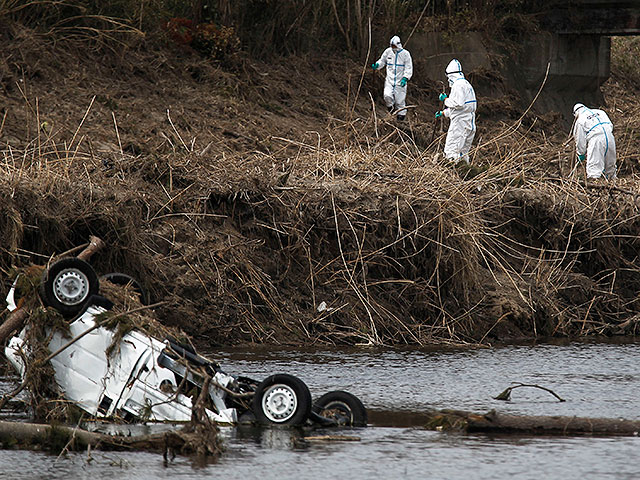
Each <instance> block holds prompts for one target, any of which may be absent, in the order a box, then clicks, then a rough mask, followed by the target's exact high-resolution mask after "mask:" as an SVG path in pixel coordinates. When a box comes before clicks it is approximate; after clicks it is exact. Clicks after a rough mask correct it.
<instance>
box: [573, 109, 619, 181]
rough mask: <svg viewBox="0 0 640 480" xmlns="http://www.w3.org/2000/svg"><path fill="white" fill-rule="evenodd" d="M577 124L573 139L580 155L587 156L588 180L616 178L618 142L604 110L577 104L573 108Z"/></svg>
mask: <svg viewBox="0 0 640 480" xmlns="http://www.w3.org/2000/svg"><path fill="white" fill-rule="evenodd" d="M573 115H574V116H575V117H576V123H575V125H574V127H573V137H574V139H575V141H576V152H577V154H578V155H586V156H587V178H600V177H601V176H602V175H603V174H604V176H605V177H606V178H608V179H612V178H615V177H616V140H615V138H614V137H613V124H612V123H611V120H610V119H609V116H608V115H607V114H606V113H605V112H603V111H602V110H598V109H595V108H588V107H585V106H584V105H583V104H581V103H577V104H576V105H575V106H574V107H573Z"/></svg>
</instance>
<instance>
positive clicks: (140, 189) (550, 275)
mask: <svg viewBox="0 0 640 480" xmlns="http://www.w3.org/2000/svg"><path fill="white" fill-rule="evenodd" d="M3 32H4V39H3V42H2V47H0V48H1V49H2V55H1V57H0V58H2V60H1V61H0V73H1V74H2V87H3V89H2V91H1V92H0V95H1V97H2V106H3V121H2V129H1V132H0V142H1V145H2V151H3V158H2V163H1V164H0V168H1V169H2V174H1V175H0V195H1V196H2V201H1V202H0V209H1V210H2V212H1V213H2V215H1V216H0V218H1V220H0V222H2V224H1V228H0V232H1V234H0V235H1V236H2V245H3V249H2V255H1V257H0V262H1V264H2V268H3V271H4V272H5V273H6V274H8V272H9V270H10V268H11V266H13V265H18V266H21V265H25V264H28V263H29V262H33V263H39V264H42V263H44V262H46V259H47V257H48V256H49V255H51V254H52V253H54V252H62V251H65V250H67V249H69V248H71V247H74V246H76V245H78V244H82V243H84V242H86V241H87V239H88V237H89V235H97V236H99V237H101V238H102V239H103V240H105V241H106V242H107V244H108V248H106V249H105V250H104V251H102V252H101V253H100V254H99V255H97V256H96V258H94V259H92V264H93V265H94V267H95V268H96V270H97V271H98V273H100V274H103V273H108V272H113V271H121V272H126V273H128V274H131V275H133V276H135V277H137V278H139V279H140V281H141V282H142V283H143V284H144V285H145V287H146V288H147V289H148V290H149V292H150V294H151V297H152V299H153V300H155V301H157V300H161V299H162V300H166V301H167V302H168V303H167V305H166V306H164V307H161V308H160V309H159V310H158V311H157V315H158V317H159V318H160V320H161V321H163V322H164V323H165V324H167V325H169V326H178V327H180V328H182V329H184V330H185V331H186V332H187V333H189V334H192V335H194V339H195V341H196V342H197V343H199V344H200V345H206V346H214V345H222V344H224V345H233V344H240V343H248V342H256V343H274V344H295V345H311V344H343V343H345V344H361V343H364V344H386V345H393V344H428V343H455V344H459V343H488V342H496V341H509V340H513V339H516V338H533V337H542V336H572V335H590V334H605V335H612V334H625V335H632V334H635V332H636V329H637V322H638V320H639V319H640V315H639V314H640V302H639V301H638V294H639V293H640V270H639V268H640V265H639V260H638V256H637V249H638V240H637V235H638V232H639V231H640V229H639V227H640V220H639V218H640V217H639V216H638V213H639V211H638V210H639V209H638V207H639V204H638V194H640V183H638V180H637V176H636V172H637V171H638V157H637V153H636V152H637V151H638V147H639V144H640V141H639V139H638V128H639V125H638V120H637V119H638V118H640V117H639V116H638V113H640V106H639V103H638V100H637V93H638V92H637V90H634V87H633V85H634V81H633V79H629V77H628V76H626V75H625V76H616V74H615V72H614V76H613V78H612V79H611V80H609V82H608V83H607V84H606V85H605V87H606V88H605V92H604V93H605V96H606V98H607V103H608V107H607V108H608V111H609V112H610V113H611V116H612V119H613V121H614V124H615V125H616V135H617V140H618V162H619V164H620V165H621V169H620V179H619V180H618V182H617V183H616V184H615V186H611V185H601V184H600V185H586V186H585V184H584V182H583V181H581V180H580V178H582V176H583V173H581V172H580V169H578V170H577V171H575V172H574V174H573V175H571V174H570V173H571V172H572V169H573V161H572V158H573V155H574V154H573V145H572V142H570V141H568V127H567V126H566V125H565V124H564V123H562V121H561V118H560V117H561V116H560V114H554V113H548V114H544V115H536V114H535V113H533V111H531V112H529V113H528V114H526V115H524V116H523V117H521V115H522V113H523V112H522V111H521V110H519V109H518V108H516V107H515V106H514V105H515V102H513V97H511V96H510V94H509V91H508V89H506V90H505V89H502V90H503V93H502V94H501V95H500V96H498V97H496V91H497V90H496V88H495V85H493V84H492V80H491V79H487V78H482V77H480V76H479V75H477V76H476V77H475V78H474V76H473V75H474V74H473V73H471V79H472V82H473V83H474V85H476V91H477V94H478V99H479V105H480V107H479V112H478V133H477V136H476V139H477V140H476V144H477V145H478V148H477V151H476V152H475V155H474V160H473V166H472V168H470V169H466V168H453V167H452V166H450V165H446V164H445V163H444V162H443V161H442V160H441V159H439V158H437V157H436V156H435V154H436V152H439V151H441V149H442V146H443V141H444V140H443V137H442V135H441V133H440V124H438V123H434V122H433V121H432V116H433V112H434V111H435V110H437V108H438V105H437V101H436V94H435V92H437V90H438V89H439V87H438V86H437V85H431V84H429V83H427V82H421V81H420V80H419V79H416V80H415V82H413V83H412V87H411V88H412V90H411V92H410V95H411V100H410V103H412V104H413V105H415V106H416V107H415V108H414V109H412V111H411V115H410V119H409V122H408V123H407V124H405V125H401V126H399V125H398V124H397V123H396V122H395V121H394V120H393V119H391V118H389V117H388V116H387V114H386V112H385V110H384V109H383V108H381V107H382V102H381V99H380V98H379V95H380V91H381V88H382V78H381V77H380V76H377V75H374V74H373V73H371V72H370V71H367V70H366V69H364V68H363V65H359V64H356V63H354V62H352V61H350V60H347V59H336V58H331V59H328V58H313V59H310V58H296V57H287V58H285V59H280V60H276V61H273V60H272V61H269V62H264V63H260V62H257V61H255V60H247V59H244V60H239V61H237V62H236V64H235V65H234V66H233V67H228V68H225V69H223V68H221V67H219V66H217V65H216V64H215V63H212V62H211V61H208V60H206V59H203V58H202V57H200V56H198V55H197V54H196V53H194V52H192V51H189V50H186V49H183V48H178V47H177V46H175V45H171V44H166V43H165V42H163V41H161V40H160V39H154V38H149V39H147V40H146V41H144V42H142V41H141V42H139V43H138V44H137V45H136V46H135V47H130V48H127V49H123V50H122V51H119V52H114V51H110V50H108V49H103V50H101V51H99V52H94V51H86V50H85V49H84V46H83V45H81V44H74V43H71V42H68V41H67V42H53V41H52V40H50V39H47V38H44V37H39V36H37V35H35V34H33V33H32V32H28V31H26V30H24V29H22V30H19V29H16V28H14V27H10V26H5V28H4V29H3ZM635 85H637V83H635ZM369 94H371V96H370V95H369ZM373 104H375V105H376V108H375V113H374V111H373V109H372V105H373ZM434 127H435V132H434ZM445 131H446V125H445ZM432 140H433V141H432ZM8 285H9V280H7V276H6V275H5V281H4V282H3V285H2V287H3V290H2V292H0V293H2V294H3V295H4V294H6V291H7V288H8Z"/></svg>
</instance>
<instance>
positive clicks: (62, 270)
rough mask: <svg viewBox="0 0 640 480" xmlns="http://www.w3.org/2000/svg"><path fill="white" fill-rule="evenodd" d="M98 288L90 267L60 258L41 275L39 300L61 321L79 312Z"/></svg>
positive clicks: (74, 258)
mask: <svg viewBox="0 0 640 480" xmlns="http://www.w3.org/2000/svg"><path fill="white" fill-rule="evenodd" d="M99 286H100V284H99V281H98V276H97V275H96V272H95V271H94V270H93V267H91V265H89V264H88V263H87V262H85V261H84V260H81V259H79V258H76V257H67V258H62V259H60V260H58V261H56V262H54V263H52V264H51V266H50V267H49V268H47V269H46V270H45V271H44V272H43V273H42V278H41V280H40V298H42V302H43V303H44V304H45V305H46V306H48V307H53V308H55V309H56V310H58V311H59V312H60V313H61V314H62V315H64V316H65V317H70V316H74V315H76V314H77V313H79V312H81V311H82V310H83V308H84V307H85V304H86V303H87V300H88V299H89V297H91V296H92V295H95V294H97V293H98V288H99Z"/></svg>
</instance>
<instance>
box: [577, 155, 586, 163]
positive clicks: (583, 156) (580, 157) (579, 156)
mask: <svg viewBox="0 0 640 480" xmlns="http://www.w3.org/2000/svg"><path fill="white" fill-rule="evenodd" d="M585 158H587V156H586V155H578V161H579V162H583V161H584V159H585Z"/></svg>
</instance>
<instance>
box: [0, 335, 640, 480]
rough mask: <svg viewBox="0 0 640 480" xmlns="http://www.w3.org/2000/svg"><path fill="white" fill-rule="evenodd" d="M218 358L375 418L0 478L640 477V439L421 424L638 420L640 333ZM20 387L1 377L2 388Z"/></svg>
mask: <svg viewBox="0 0 640 480" xmlns="http://www.w3.org/2000/svg"><path fill="white" fill-rule="evenodd" d="M209 356H210V357H212V358H215V359H216V360H218V361H219V362H220V363H221V364H222V366H223V369H224V370H226V371H227V372H228V373H232V374H242V375H246V376H250V377H254V378H257V379H260V378H263V377H265V376H267V375H270V374H272V373H290V374H294V375H297V376H299V377H300V378H302V379H303V380H304V381H305V382H306V383H307V384H308V385H309V388H310V390H311V393H312V394H313V395H314V396H318V395H321V394H323V393H325V392H326V391H328V390H334V389H341V390H348V391H350V392H352V393H354V394H356V395H357V396H358V397H360V398H361V399H362V401H363V402H364V404H365V405H366V406H367V407H368V408H369V411H370V426H369V427H368V428H362V429H348V430H341V431H339V432H336V431H331V430H321V431H316V432H314V434H315V435H321V434H335V433H340V434H344V435H351V436H356V437H358V438H359V439H360V440H359V441H355V442H340V443H315V442H304V441H301V440H300V439H299V438H298V434H297V433H296V432H294V431H291V430H282V429H256V428H249V427H239V428H225V429H223V431H222V435H223V437H224V442H225V445H226V452H225V453H224V454H223V456H222V458H221V459H220V460H219V461H218V462H217V463H215V464H214V463H209V464H204V465H203V464H202V463H200V462H198V461H197V460H196V459H191V458H185V457H177V458H176V459H174V460H173V461H172V462H170V463H168V464H166V465H165V463H164V462H163V459H162V457H161V456H160V455H155V454H147V453H121V452H118V453H101V452H92V454H91V456H90V457H88V456H87V454H86V453H85V454H73V455H70V456H67V457H63V458H57V457H55V456H51V455H47V454H42V453H32V452H23V451H7V450H3V451H0V479H4V478H11V479H33V478H42V479H45V478H46V479H50V478H91V479H92V480H97V479H102V478H105V479H106V478H114V477H118V478H120V479H125V478H135V479H144V478H172V479H174V478H184V479H204V478H222V479H243V480H247V479H253V478H260V479H263V480H267V479H283V478H295V479H317V478H345V477H348V478H349V479H350V480H353V479H372V478H435V479H451V478H460V477H461V476H462V475H466V476H468V477H469V478H474V479H504V478H523V479H528V478H531V479H540V478H563V479H565V480H567V479H573V478H575V479H578V478H580V479H582V478H598V479H607V478H611V479H614V478H615V479H632V478H640V465H639V464H638V462H636V461H635V460H634V459H635V458H636V453H637V451H638V449H640V439H639V438H636V437H633V438H589V437H577V438H575V437H574V438H557V437H552V438H530V437H525V438H523V437H515V438H514V437H493V436H486V435H460V434H447V433H439V432H432V431H427V430H424V429H423V428H421V421H422V415H421V414H422V413H423V412H424V411H425V410H426V409H433V408H436V409H439V408H456V409H462V410H473V411H478V412H484V411H487V410H490V409H496V410H499V411H501V412H508V413H516V414H529V415H569V416H570V415H577V416H596V417H612V418H617V417H622V418H629V419H640V409H639V408H638V406H639V404H640V402H639V401H638V399H639V398H640V372H639V371H638V369H639V368H640V362H638V359H639V358H640V344H638V343H626V344H605V343H582V344H570V345H538V346H512V347H505V348H495V349H487V350H473V351H417V350H402V351H399V350H393V351H389V350H358V351H345V350H332V351H327V350H322V351H299V350H277V351H275V350H270V351H264V350H263V351H260V350H252V351H248V350H234V351H225V352H214V353H212V354H210V355H209ZM511 382H522V383H527V384H537V385H541V386H544V387H546V388H549V389H551V390H553V391H554V392H555V393H557V394H558V395H559V396H561V397H562V398H564V399H565V400H566V401H565V402H562V403H560V402H558V401H557V400H556V399H555V398H554V397H553V396H552V395H550V394H549V393H547V392H545V391H542V390H539V389H535V388H518V389H515V390H514V391H513V393H512V399H511V401H510V402H502V401H497V400H494V399H493V397H494V396H496V395H497V394H499V393H500V392H502V391H503V390H504V389H505V388H506V387H508V386H510V385H511ZM11 385H12V383H11V381H10V379H7V378H1V379H0V390H5V391H6V390H8V389H9V388H11ZM136 433H137V432H136Z"/></svg>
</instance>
